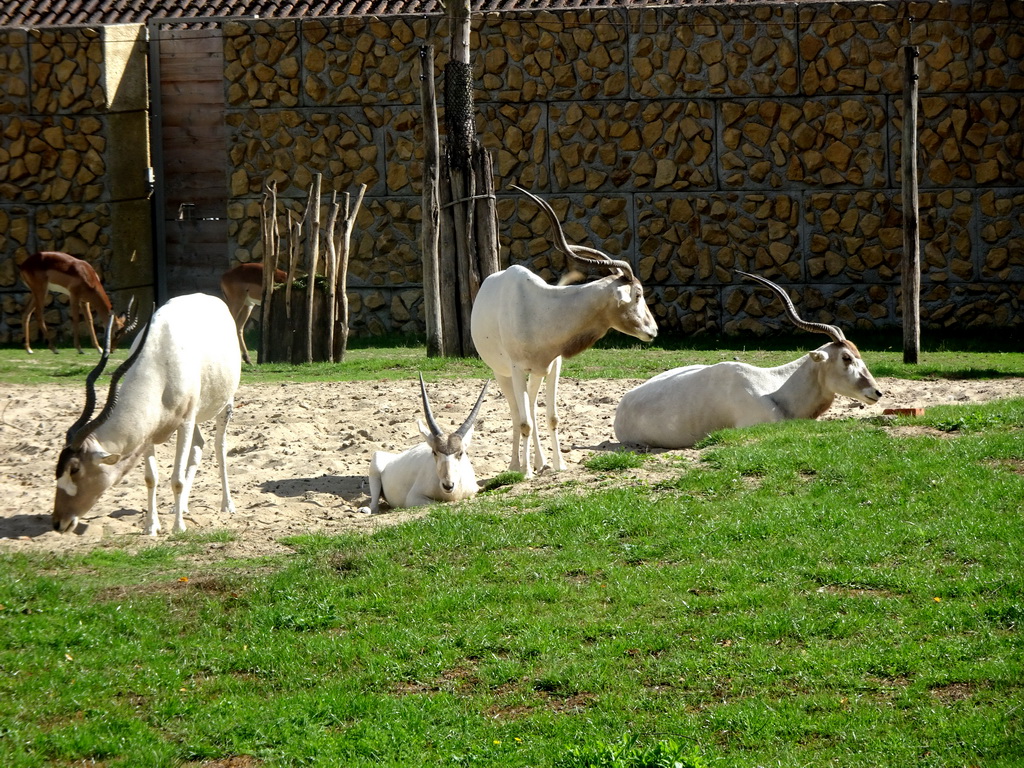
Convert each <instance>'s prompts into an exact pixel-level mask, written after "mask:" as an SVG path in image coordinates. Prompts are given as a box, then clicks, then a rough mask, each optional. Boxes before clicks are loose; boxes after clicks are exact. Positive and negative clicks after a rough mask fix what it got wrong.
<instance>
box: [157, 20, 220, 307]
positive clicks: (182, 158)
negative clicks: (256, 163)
mask: <svg viewBox="0 0 1024 768" xmlns="http://www.w3.org/2000/svg"><path fill="white" fill-rule="evenodd" d="M155 30H156V32H155V34H156V35H157V36H158V45H157V50H158V51H159V62H158V72H159V82H158V86H157V93H156V94H155V97H154V98H159V106H158V110H159V111H158V117H159V124H160V131H159V135H160V138H159V142H160V145H159V150H160V152H159V158H160V160H159V162H160V166H161V173H160V176H159V177H158V178H160V179H161V181H162V184H161V192H162V196H163V201H162V205H161V206H160V209H161V210H160V214H161V215H162V224H163V226H162V227H161V228H160V232H161V237H162V241H163V242H162V245H163V247H164V249H165V257H164V279H165V286H166V294H167V296H177V295H180V294H183V293H191V292H193V291H204V292H206V293H213V294H217V295H219V294H220V275H221V274H222V273H223V272H224V271H225V270H227V269H228V268H229V267H230V266H231V256H230V253H229V252H228V245H227V242H228V241H227V200H228V189H227V167H226V163H227V156H228V155H227V136H228V133H227V126H226V124H225V114H226V109H225V103H224V52H223V43H222V38H221V31H220V29H219V28H218V27H213V26H206V27H202V28H195V29H186V28H179V27H175V26H172V25H159V26H157V27H156V28H155ZM160 245H161V244H160V243H158V247H159V246H160Z"/></svg>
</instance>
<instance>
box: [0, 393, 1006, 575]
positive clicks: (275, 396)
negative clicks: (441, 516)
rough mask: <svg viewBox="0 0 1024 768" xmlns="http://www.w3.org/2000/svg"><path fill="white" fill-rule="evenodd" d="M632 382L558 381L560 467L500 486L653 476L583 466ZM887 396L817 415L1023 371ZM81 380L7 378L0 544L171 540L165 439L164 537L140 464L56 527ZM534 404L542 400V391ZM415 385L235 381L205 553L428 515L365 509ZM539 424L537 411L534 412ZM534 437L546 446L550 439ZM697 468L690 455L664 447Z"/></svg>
mask: <svg viewBox="0 0 1024 768" xmlns="http://www.w3.org/2000/svg"><path fill="white" fill-rule="evenodd" d="M639 383H640V380H618V379H617V380H605V379H594V380H586V381H577V380H574V379H564V378H563V379H562V380H561V382H560V386H559V415H560V422H561V423H560V434H561V438H562V447H563V455H564V458H565V462H566V464H567V466H568V467H569V468H568V469H567V470H566V471H565V472H562V473H559V474H557V475H556V474H552V473H544V474H541V475H539V476H537V477H536V478H535V479H533V480H532V481H530V482H529V483H520V484H518V485H516V486H512V487H510V488H506V489H502V490H501V492H502V493H508V494H511V495H516V494H520V493H526V492H532V491H539V492H542V493H543V492H552V493H554V492H556V491H561V490H572V489H578V490H579V491H580V492H581V493H582V492H585V491H589V490H591V489H594V488H600V487H603V486H607V485H611V484H623V483H632V482H641V481H642V482H650V481H651V477H652V475H651V472H650V470H648V469H645V468H640V469H635V470H630V471H627V472H623V473H616V474H615V475H614V476H610V475H607V474H603V473H598V472H589V471H587V470H585V469H583V468H582V466H581V463H582V462H583V461H585V460H586V459H587V458H589V457H590V455H591V454H593V453H595V452H597V451H608V450H615V449H616V448H619V447H620V445H619V444H618V443H617V442H616V441H615V438H614V430H613V428H612V419H613V416H614V411H615V406H614V404H615V403H617V402H618V401H619V399H620V398H621V397H622V395H623V394H624V393H625V392H626V391H627V390H628V389H631V388H632V387H634V386H636V385H637V384H639ZM879 385H880V387H881V388H882V390H883V391H884V392H885V393H886V394H885V397H884V398H883V399H882V401H881V402H880V403H878V404H876V405H873V406H869V407H868V406H863V405H861V404H860V403H857V402H855V401H853V400H848V399H845V398H840V399H837V402H836V403H835V404H834V405H833V406H832V408H831V409H830V410H829V411H828V413H827V414H826V415H825V416H824V418H833V419H834V418H867V417H873V416H878V415H881V413H882V410H883V409H884V408H887V407H914V406H925V407H928V406H932V405H938V404H945V403H968V402H982V401H987V400H994V399H1003V398H1009V397H1015V396H1018V395H1020V394H1021V393H1022V392H1024V381H1022V380H1021V379H995V380H985V381H980V380H979V381H973V380H972V381H924V382H919V381H903V380H898V379H882V380H880V381H879ZM492 390H493V391H492V392H491V393H490V394H488V396H487V399H486V400H485V402H484V405H483V407H482V408H481V412H480V421H479V422H478V424H477V428H476V431H475V435H474V438H473V447H472V451H471V455H472V457H473V465H474V467H475V469H476V474H477V479H478V480H481V481H485V480H487V479H490V478H493V477H495V476H497V475H498V474H500V473H501V472H502V471H504V470H505V469H506V468H507V466H508V460H509V454H510V451H511V421H510V419H509V413H508V406H507V405H506V403H505V401H504V400H503V399H502V398H501V395H500V394H499V393H498V392H497V387H492ZM429 393H430V398H431V403H432V405H433V408H434V413H435V417H436V418H437V421H438V423H439V424H440V425H441V427H442V428H444V429H449V428H455V427H457V426H458V425H459V424H461V423H462V421H463V419H465V417H466V416H467V415H468V414H469V411H470V410H471V409H472V407H473V403H474V402H475V400H476V396H477V395H478V394H479V388H478V382H475V381H474V382H465V383H461V382H456V381H450V382H438V383H434V384H431V385H429ZM83 398H84V394H83V392H82V389H81V387H80V385H74V386H72V385H44V386H6V387H5V391H4V394H3V396H2V398H0V409H2V414H3V418H2V422H0V551H17V550H29V551H84V550H87V549H90V548H94V547H97V546H100V545H102V544H104V543H106V542H110V541H112V540H116V541H117V543H119V544H120V545H122V546H124V545H127V546H128V547H129V548H133V547H141V546H146V545H149V544H151V543H153V542H154V541H156V542H161V543H163V542H165V541H167V534H168V532H169V530H170V527H171V524H172V523H173V519H172V515H171V504H172V502H171V492H170V487H169V483H168V482H167V480H168V478H169V477H170V473H171V466H172V463H173V458H174V455H173V454H174V451H173V439H172V440H171V441H170V442H169V443H168V444H167V445H164V446H160V447H158V448H157V457H158V460H159V464H160V477H161V482H160V485H159V487H158V490H157V500H158V504H159V507H160V510H161V524H162V525H163V531H162V532H161V533H160V535H158V536H157V537H156V538H155V539H152V538H150V537H147V536H144V535H143V534H142V518H143V510H144V509H145V508H146V504H147V500H146V488H145V483H144V482H143V471H142V468H141V466H140V467H136V468H135V469H133V470H132V471H131V472H130V473H129V474H128V476H127V477H126V478H125V480H123V481H122V482H121V483H120V484H119V485H117V486H115V487H113V488H111V489H110V490H108V491H107V493H106V494H105V495H104V496H103V497H102V498H101V499H100V501H99V503H98V504H97V505H96V506H95V507H94V508H93V510H92V511H91V512H90V513H89V514H88V515H87V516H86V518H85V519H84V520H83V521H82V522H80V524H79V526H78V528H77V529H76V531H74V532H72V533H69V534H63V535H61V534H58V533H55V532H54V531H53V530H52V524H51V522H50V511H51V510H52V507H53V496H54V474H53V473H54V468H55V467H56V464H57V456H58V453H59V452H60V449H61V447H62V446H63V444H64V432H65V431H66V429H67V427H68V426H70V425H71V424H72V423H73V422H74V421H75V419H77V418H78V416H79V414H80V413H81V407H82V402H83ZM542 399H543V395H542ZM420 417H421V413H420V402H419V387H418V384H417V383H416V382H412V381H398V382H393V381H380V382H340V381H332V382H322V383H308V384H273V385H259V386H243V387H241V388H240V389H239V392H238V395H237V397H236V400H235V416H234V419H233V420H232V422H231V426H230V428H229V446H230V453H229V456H228V468H229V476H230V479H231V486H232V496H233V498H234V501H235V507H236V510H237V511H236V513H235V515H234V516H233V517H228V518H225V517H223V516H222V515H221V514H220V480H219V478H218V473H217V469H216V459H215V458H214V457H213V456H212V455H211V454H212V424H211V425H209V427H210V428H209V429H207V430H205V434H206V435H207V436H208V443H207V452H206V453H207V455H205V456H204V457H203V463H202V465H201V466H200V468H199V472H198V474H197V475H196V481H195V485H194V487H193V489H192V495H191V500H190V512H189V515H188V516H187V518H186V523H187V525H188V527H189V530H190V531H193V532H198V533H204V532H205V533H212V532H214V531H220V530H228V531H230V532H231V533H232V534H233V540H232V541H227V542H225V541H211V542H209V543H206V544H204V545H203V547H204V552H205V554H204V557H205V558H206V559H208V560H211V561H213V560H216V561H221V560H224V559H228V558H237V557H257V556H261V555H272V554H278V553H287V552H290V551H291V550H290V548H288V547H287V546H286V545H284V544H282V543H281V539H282V538H285V537H288V536H293V535H299V534H309V533H323V534H328V535H331V534H340V533H346V532H370V531H373V530H375V529H377V528H379V527H381V526H386V525H393V524H395V523H400V522H404V521H406V520H410V519H413V518H415V517H418V516H421V515H422V514H424V512H423V510H422V509H412V510H404V509H403V510H385V509H384V508H382V512H381V514H378V515H375V516H372V517H371V516H369V515H366V514H363V513H360V512H359V511H358V509H359V508H360V507H362V506H365V505H367V504H368V501H369V499H368V495H367V493H368V488H367V482H366V471H367V467H368V466H369V462H370V457H371V455H372V453H373V452H374V451H376V450H386V451H394V452H397V451H402V450H405V449H406V448H409V447H411V446H413V445H415V444H416V443H417V442H419V441H420V440H421V439H422V438H421V437H420V436H419V432H418V430H417V428H416V419H417V418H420ZM542 418H543V417H542ZM544 437H545V440H544V441H543V442H544V444H545V447H547V440H546V435H545V436H544ZM662 455H663V456H666V457H669V458H678V459H679V460H680V461H683V462H693V461H696V460H697V459H698V458H699V455H700V454H699V452H698V451H692V450H682V451H670V452H662Z"/></svg>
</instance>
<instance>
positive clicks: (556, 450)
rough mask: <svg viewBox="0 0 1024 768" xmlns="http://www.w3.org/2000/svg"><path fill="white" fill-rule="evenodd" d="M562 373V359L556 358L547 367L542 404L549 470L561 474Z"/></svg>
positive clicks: (563, 464) (562, 463) (563, 467)
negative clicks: (545, 417)
mask: <svg viewBox="0 0 1024 768" xmlns="http://www.w3.org/2000/svg"><path fill="white" fill-rule="evenodd" d="M561 372H562V358H561V357H556V358H555V359H554V360H552V361H551V365H550V366H548V374H547V384H548V386H547V391H546V399H547V402H546V403H545V404H544V405H545V409H546V410H547V416H548V432H549V433H550V435H551V453H552V456H551V469H552V470H554V471H555V472H561V471H562V470H563V469H565V463H564V462H563V461H562V445H561V443H560V442H559V440H558V376H559V374H560V373H561Z"/></svg>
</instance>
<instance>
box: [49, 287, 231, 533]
mask: <svg viewBox="0 0 1024 768" xmlns="http://www.w3.org/2000/svg"><path fill="white" fill-rule="evenodd" d="M108 334H109V331H108ZM109 356H110V347H109V344H108V345H107V347H106V349H105V350H104V354H103V357H102V359H101V360H100V362H99V365H97V366H96V368H95V369H94V370H93V371H92V372H91V373H90V374H89V376H88V378H87V379H86V400H85V409H84V411H83V412H82V415H81V416H80V417H79V419H78V421H76V422H75V423H74V424H73V425H72V427H71V428H70V429H69V430H68V432H67V440H66V444H65V447H64V450H62V451H61V454H60V458H59V459H58V461H57V495H56V498H55V499H54V504H53V527H54V529H55V530H58V531H67V530H70V529H73V528H74V527H75V526H76V525H77V524H78V518H79V517H80V516H81V515H83V514H85V513H86V512H88V511H89V510H90V509H91V508H92V506H93V505H94V504H95V503H96V501H97V500H98V499H99V497H100V496H101V495H102V494H103V492H104V491H106V490H107V488H109V487H110V486H112V485H114V484H115V483H117V482H119V481H120V480H121V478H123V477H124V476H125V474H127V472H128V471H129V470H130V469H131V468H132V467H133V466H135V464H136V462H138V460H139V459H140V458H142V457H143V456H145V458H146V487H147V489H148V490H149V513H148V516H147V518H146V524H145V527H146V533H148V534H150V535H151V536H155V535H156V533H157V531H159V530H160V521H159V520H158V519H157V514H156V483H157V466H156V454H155V451H154V446H155V445H156V444H157V443H163V442H166V441H167V439H168V438H170V437H171V435H173V434H174V433H175V432H177V439H176V445H175V455H174V473H173V476H172V478H171V487H172V489H173V490H174V531H176V532H180V531H184V530H185V520H184V516H185V514H186V513H187V511H188V496H189V491H190V490H191V488H192V481H193V479H194V478H195V474H196V469H197V468H198V466H199V460H200V458H201V457H202V453H203V445H204V443H205V441H204V440H203V436H202V435H201V434H200V432H199V426H198V425H199V424H200V423H201V422H204V421H206V420H208V419H212V418H214V417H216V418H217V436H216V447H217V461H218V463H219V465H220V474H221V485H222V488H223V497H222V503H221V509H222V511H224V512H229V513H230V512H234V504H233V503H232V501H231V494H230V491H229V489H228V476H227V467H226V458H227V447H226V443H225V432H226V430H227V422H228V419H229V418H230V415H231V408H232V403H233V400H234V395H235V390H236V389H237V388H238V379H239V375H240V373H241V366H242V354H241V352H240V351H239V347H238V338H237V335H236V333H235V322H234V320H233V319H232V317H231V313H230V312H229V311H228V308H227V305H226V304H225V303H224V302H223V301H221V300H220V299H218V298H216V297H214V296H207V295H205V294H201V293H196V294H192V295H189V296H179V297H178V298H174V299H171V300H170V301H168V302H167V303H166V304H165V305H164V306H162V307H161V308H160V309H159V310H158V311H157V312H156V313H155V314H154V315H153V318H152V319H151V320H150V322H149V323H148V324H147V325H146V329H145V331H144V332H143V333H142V335H141V336H140V337H139V338H138V339H136V341H135V344H134V346H133V347H132V351H131V354H130V355H129V357H128V359H127V360H125V361H124V362H123V363H122V364H121V365H120V366H119V367H118V368H117V369H116V370H115V371H114V374H113V376H112V377H111V381H110V394H109V395H108V397H107V403H106V405H104V407H103V410H102V411H100V414H99V415H98V416H97V417H96V418H95V419H92V420H91V421H90V418H91V417H92V412H93V410H94V409H95V407H96V389H95V384H96V379H97V378H98V377H99V375H100V372H101V371H102V370H103V367H104V366H105V365H106V363H107V359H108V358H109ZM122 377H123V378H124V383H123V384H121V385H120V388H119V387H118V384H119V382H120V380H121V378H122Z"/></svg>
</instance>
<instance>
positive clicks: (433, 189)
mask: <svg viewBox="0 0 1024 768" xmlns="http://www.w3.org/2000/svg"><path fill="white" fill-rule="evenodd" d="M420 103H421V105H422V108H423V143H424V145H425V146H424V150H423V155H424V157H423V205H422V208H423V229H422V232H421V240H420V247H421V250H422V254H423V255H422V259H423V307H424V314H425V319H426V326H427V357H439V356H440V355H442V354H444V334H443V329H442V327H441V292H440V282H439V276H440V268H439V264H438V246H439V244H440V231H439V230H440V228H441V203H440V200H439V198H438V195H439V190H438V185H439V184H440V173H441V171H440V156H441V152H440V149H439V147H440V140H439V139H438V135H437V134H438V130H437V97H436V95H435V92H434V46H432V45H424V46H421V47H420Z"/></svg>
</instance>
